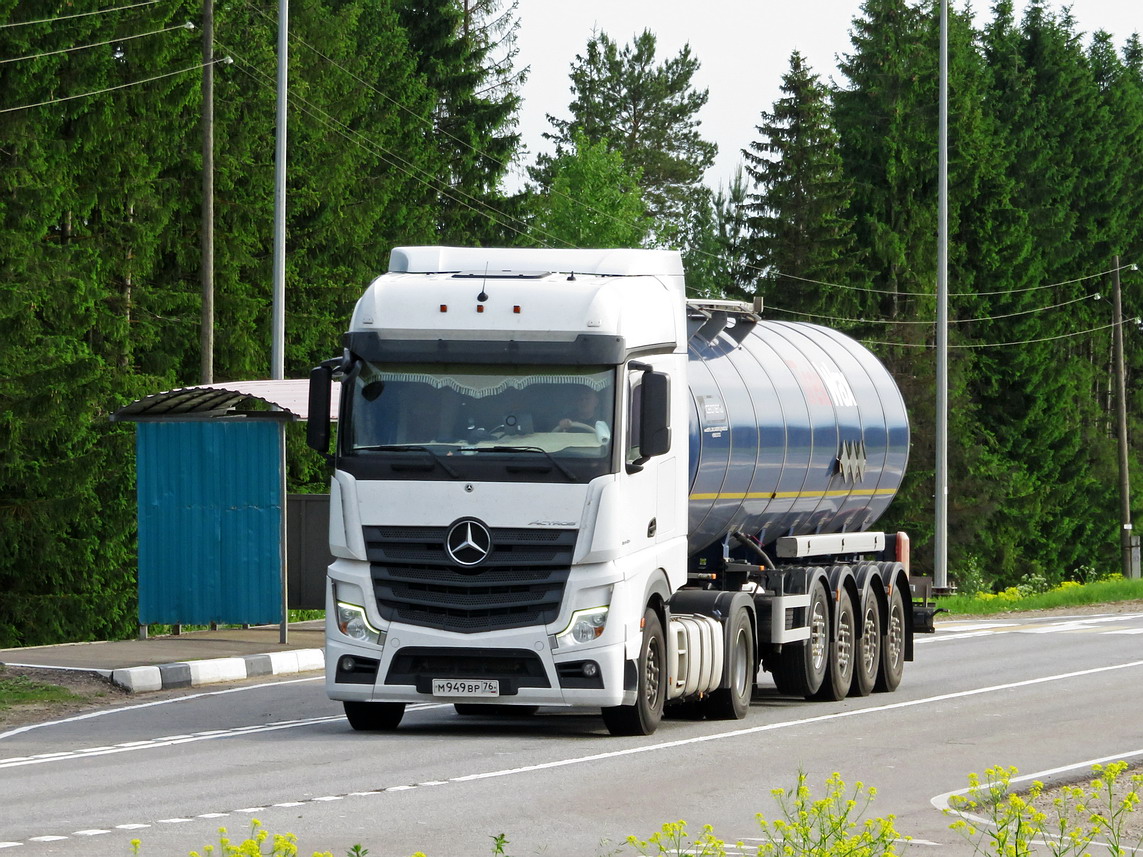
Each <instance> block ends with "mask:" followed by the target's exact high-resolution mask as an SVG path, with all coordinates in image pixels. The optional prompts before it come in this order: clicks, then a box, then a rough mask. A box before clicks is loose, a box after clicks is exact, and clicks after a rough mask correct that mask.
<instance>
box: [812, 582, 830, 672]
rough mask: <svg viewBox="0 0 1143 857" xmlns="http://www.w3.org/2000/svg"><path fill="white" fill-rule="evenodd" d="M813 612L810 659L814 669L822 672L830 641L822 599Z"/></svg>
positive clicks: (815, 603) (818, 601) (815, 604)
mask: <svg viewBox="0 0 1143 857" xmlns="http://www.w3.org/2000/svg"><path fill="white" fill-rule="evenodd" d="M813 611H814V612H813V615H812V617H811V619H810V657H811V658H812V660H813V666H814V669H815V670H820V669H822V668H824V667H825V662H826V656H827V654H828V652H827V648H828V645H827V644H828V641H829V633H828V631H827V627H826V616H825V612H826V607H825V602H823V601H821V600H820V599H818V600H817V601H815V602H814V607H813Z"/></svg>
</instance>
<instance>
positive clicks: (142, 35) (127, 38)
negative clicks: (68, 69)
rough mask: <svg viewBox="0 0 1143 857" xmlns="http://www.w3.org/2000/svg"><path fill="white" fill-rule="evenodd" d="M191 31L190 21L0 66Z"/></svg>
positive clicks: (0, 63) (2, 62) (192, 27)
mask: <svg viewBox="0 0 1143 857" xmlns="http://www.w3.org/2000/svg"><path fill="white" fill-rule="evenodd" d="M193 29H194V24H192V23H191V22H190V21H187V22H186V23H185V24H178V25H177V26H174V27H167V28H166V29H163V30H154V31H152V32H150V33H139V34H138V35H136V36H123V37H121V38H118V39H108V40H107V41H106V42H95V43H94V44H90V45H77V46H76V47H74V48H61V49H60V50H58V51H48V52H47V53H42V54H28V55H27V56H25V57H12V58H11V59H6V60H0V65H4V64H5V63H10V62H21V61H23V60H38V59H43V58H44V57H54V56H56V55H58V54H68V53H72V52H73V51H86V50H88V49H89V48H101V47H104V46H105V45H113V44H118V43H119V42H129V41H131V40H132V39H142V38H145V37H146V36H158V35H162V34H163V33H169V32H171V31H173V30H193Z"/></svg>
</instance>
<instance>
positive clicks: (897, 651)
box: [873, 586, 905, 692]
mask: <svg viewBox="0 0 1143 857" xmlns="http://www.w3.org/2000/svg"><path fill="white" fill-rule="evenodd" d="M904 672H905V601H904V599H903V598H902V597H901V589H900V588H899V587H897V586H894V587H893V595H892V596H891V597H890V599H889V617H888V621H887V622H886V628H885V637H884V639H883V640H882V642H881V664H880V667H879V668H878V671H877V684H876V685H875V686H874V688H873V689H874V690H876V691H881V692H888V691H893V690H896V689H897V685H899V684H900V683H901V676H902V675H903V674H904Z"/></svg>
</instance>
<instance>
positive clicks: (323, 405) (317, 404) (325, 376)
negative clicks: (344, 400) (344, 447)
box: [306, 365, 333, 455]
mask: <svg viewBox="0 0 1143 857" xmlns="http://www.w3.org/2000/svg"><path fill="white" fill-rule="evenodd" d="M332 384H333V367H331V366H324V365H322V366H315V367H314V368H313V369H311V370H310V401H309V411H310V412H309V417H308V422H307V423H306V443H307V444H308V445H309V446H310V448H311V449H314V450H316V451H317V452H320V453H321V454H322V455H328V454H329V437H330V420H329V394H330V388H331V386H332Z"/></svg>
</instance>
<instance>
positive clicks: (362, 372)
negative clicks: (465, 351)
mask: <svg viewBox="0 0 1143 857" xmlns="http://www.w3.org/2000/svg"><path fill="white" fill-rule="evenodd" d="M347 382H349V383H347V386H349V385H350V383H351V384H352V394H351V395H349V396H347V397H346V399H347V401H346V408H347V413H346V414H344V415H343V422H342V426H343V429H347V430H346V432H345V436H344V437H343V439H342V448H341V449H342V454H343V456H346V457H348V458H357V459H359V460H360V461H368V460H369V459H371V458H372V459H375V458H377V457H381V458H382V459H383V460H385V461H387V462H389V463H390V465H392V463H394V462H396V463H398V465H399V466H397V467H393V466H389V467H387V468H383V469H384V470H386V472H372V473H370V474H369V475H372V476H373V477H374V478H437V479H450V478H486V479H518V478H520V477H521V475H522V474H525V473H531V474H534V476H533V477H532V478H535V479H545V478H550V479H555V480H563V481H567V480H568V479H572V480H576V481H578V480H579V479H582V478H591V477H592V476H594V475H597V474H598V473H605V472H609V471H610V469H611V434H612V427H613V425H614V419H615V369H614V367H605V366H586V367H585V366H474V365H457V364H440V363H424V364H372V363H365V362H363V363H361V364H360V365H359V368H358V370H357V371H356V372H354V373H353V374H352V375H351V377H350V378H349V379H347ZM347 392H348V391H347ZM370 469H371V470H372V468H370ZM410 473H413V474H415V475H405V474H410ZM427 474H432V475H431V476H428V475H427Z"/></svg>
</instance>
